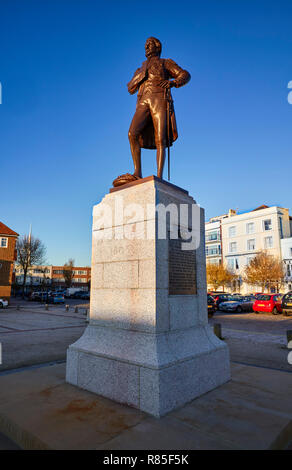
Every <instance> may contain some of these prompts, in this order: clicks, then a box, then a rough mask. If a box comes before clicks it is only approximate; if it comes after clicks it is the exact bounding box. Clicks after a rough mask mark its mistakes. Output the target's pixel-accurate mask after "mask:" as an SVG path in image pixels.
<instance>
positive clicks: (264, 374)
mask: <svg viewBox="0 0 292 470" xmlns="http://www.w3.org/2000/svg"><path fill="white" fill-rule="evenodd" d="M64 374H65V364H59V365H53V366H46V367H38V368H34V369H30V370H29V369H27V370H25V371H22V372H12V373H11V372H6V373H2V375H1V376H0V432H3V433H5V434H6V435H8V436H9V437H11V438H12V439H13V440H14V441H15V442H16V443H17V444H18V445H19V446H20V447H21V448H23V449H103V450H138V449H141V450H155V449H157V450H174V449H176V450H197V449H206V450H212V449H226V450H227V449H283V448H287V445H288V443H289V442H290V441H291V438H292V401H291V395H292V380H291V374H289V373H287V372H282V371H274V370H270V369H262V368H257V367H251V366H243V365H239V364H233V365H232V380H231V381H230V382H228V383H226V384H224V385H222V386H221V387H219V388H217V389H215V390H212V391H211V392H209V393H206V394H205V395H203V396H201V397H199V398H197V399H196V400H193V401H192V402H190V403H188V404H187V405H185V406H183V407H182V408H180V409H178V410H176V411H173V412H171V413H169V414H168V415H166V416H164V417H163V418H161V419H156V418H153V417H151V416H149V415H147V414H145V413H143V412H141V411H139V410H135V409H134V408H130V407H128V406H124V405H121V404H118V403H115V402H113V401H111V400H108V399H106V398H103V397H101V396H97V395H95V394H92V393H90V392H87V391H86V390H82V389H79V388H77V387H74V386H72V385H70V384H67V383H65V380H64V379H65V376H64ZM10 445H11V444H10Z"/></svg>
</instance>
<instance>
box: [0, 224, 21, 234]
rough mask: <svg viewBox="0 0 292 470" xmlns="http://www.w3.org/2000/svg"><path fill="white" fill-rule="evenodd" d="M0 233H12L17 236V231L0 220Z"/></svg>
mask: <svg viewBox="0 0 292 470" xmlns="http://www.w3.org/2000/svg"><path fill="white" fill-rule="evenodd" d="M0 235H14V236H15V237H18V233H16V232H14V231H13V230H11V228H9V227H7V225H5V224H3V223H2V222H0Z"/></svg>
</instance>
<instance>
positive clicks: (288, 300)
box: [282, 291, 292, 315]
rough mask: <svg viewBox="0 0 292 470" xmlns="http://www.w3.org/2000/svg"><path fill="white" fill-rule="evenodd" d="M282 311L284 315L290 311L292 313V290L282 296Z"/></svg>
mask: <svg viewBox="0 0 292 470" xmlns="http://www.w3.org/2000/svg"><path fill="white" fill-rule="evenodd" d="M282 312H283V315H289V313H292V291H291V292H288V294H285V295H284V297H283V298H282Z"/></svg>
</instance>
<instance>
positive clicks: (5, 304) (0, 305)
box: [0, 298, 8, 308]
mask: <svg viewBox="0 0 292 470" xmlns="http://www.w3.org/2000/svg"><path fill="white" fill-rule="evenodd" d="M4 307H8V300H5V299H1V298H0V308H4Z"/></svg>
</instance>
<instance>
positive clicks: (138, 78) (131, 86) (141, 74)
mask: <svg viewBox="0 0 292 470" xmlns="http://www.w3.org/2000/svg"><path fill="white" fill-rule="evenodd" d="M146 70H147V69H146V62H143V64H142V67H140V68H139V69H137V70H136V72H135V73H134V76H133V78H132V80H130V81H129V83H128V84H127V87H128V92H129V93H130V94H131V95H133V94H134V93H136V91H137V90H138V88H139V86H140V84H141V82H142V81H143V80H144V78H145V76H146Z"/></svg>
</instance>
